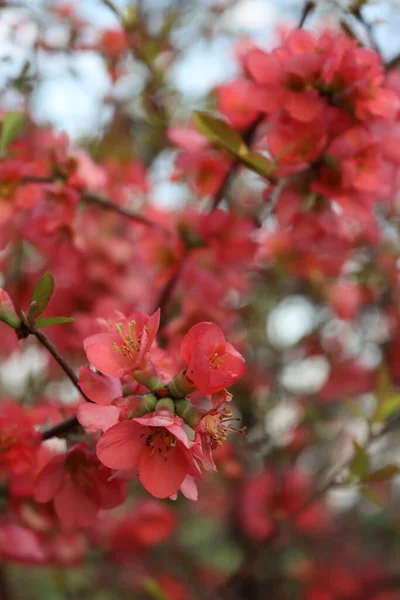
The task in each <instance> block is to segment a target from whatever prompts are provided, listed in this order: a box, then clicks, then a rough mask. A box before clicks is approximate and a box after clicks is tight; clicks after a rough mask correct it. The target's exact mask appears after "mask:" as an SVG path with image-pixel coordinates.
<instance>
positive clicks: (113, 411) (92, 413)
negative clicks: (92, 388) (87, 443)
mask: <svg viewBox="0 0 400 600" xmlns="http://www.w3.org/2000/svg"><path fill="white" fill-rule="evenodd" d="M119 413H120V410H119V408H117V407H116V406H97V405H96V404H90V403H89V402H84V403H83V404H80V405H79V406H78V410H77V413H76V416H77V418H78V421H79V423H80V424H81V425H83V427H86V429H89V431H98V430H99V429H101V431H107V429H110V427H112V426H113V425H116V424H117V423H118V421H119Z"/></svg>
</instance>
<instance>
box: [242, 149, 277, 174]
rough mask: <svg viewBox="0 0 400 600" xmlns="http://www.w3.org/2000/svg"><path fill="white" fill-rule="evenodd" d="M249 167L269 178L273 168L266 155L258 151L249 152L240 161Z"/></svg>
mask: <svg viewBox="0 0 400 600" xmlns="http://www.w3.org/2000/svg"><path fill="white" fill-rule="evenodd" d="M242 162H243V163H244V164H245V165H246V166H247V167H248V168H249V169H251V170H252V171H255V172H256V173H258V174H259V175H261V176H262V177H266V178H267V179H270V178H271V177H272V175H273V172H274V170H275V167H274V165H273V164H272V162H271V161H270V160H268V158H267V157H266V156H264V155H263V154H259V153H258V152H249V153H248V154H246V156H244V157H243V161H242Z"/></svg>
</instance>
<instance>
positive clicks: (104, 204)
mask: <svg viewBox="0 0 400 600" xmlns="http://www.w3.org/2000/svg"><path fill="white" fill-rule="evenodd" d="M55 181H56V180H55V179H54V178H53V177H48V176H38V175H26V176H25V177H23V178H22V183H43V184H46V183H50V184H51V183H55ZM81 201H82V202H86V203H87V204H94V205H96V206H98V207H100V208H102V209H103V210H110V211H113V212H116V213H118V214H119V215H122V216H123V217H127V218H128V219H132V221H136V222H137V223H142V224H143V225H146V226H147V227H153V228H154V229H159V230H160V231H163V232H164V233H168V234H169V232H168V230H167V229H165V227H163V226H162V225H160V224H159V223H156V222H155V221H152V220H151V219H148V218H147V217H144V216H143V215H140V214H138V213H137V212H133V211H131V210H129V209H128V208H124V207H123V206H119V205H118V204H114V203H113V202H111V201H110V200H107V199H106V198H102V197H101V196H98V195H97V194H94V193H92V192H86V193H83V194H82V195H81Z"/></svg>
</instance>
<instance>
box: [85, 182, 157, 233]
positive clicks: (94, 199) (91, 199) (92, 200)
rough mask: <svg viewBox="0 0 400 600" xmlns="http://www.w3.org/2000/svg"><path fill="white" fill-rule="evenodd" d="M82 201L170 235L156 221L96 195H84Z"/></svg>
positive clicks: (89, 193)
mask: <svg viewBox="0 0 400 600" xmlns="http://www.w3.org/2000/svg"><path fill="white" fill-rule="evenodd" d="M82 201H83V202H87V203H88V204H95V205H96V206H99V207H100V208H103V209H104V210H112V211H114V212H116V213H118V214H119V215H122V216H124V217H128V218H129V219H132V220H133V221H136V222H137V223H142V224H143V225H147V226H148V227H153V228H154V229H160V230H161V231H163V232H164V233H169V232H168V230H167V229H165V227H163V226H162V225H160V224H159V223H156V222H155V221H152V220H151V219H148V218H147V217H144V216H143V215H139V214H138V213H135V212H132V211H131V210H129V209H127V208H123V207H122V206H118V205H117V204H113V203H112V202H110V201H109V200H106V199H105V198H101V197H100V196H97V195H96V194H92V193H91V192H87V193H86V194H83V195H82Z"/></svg>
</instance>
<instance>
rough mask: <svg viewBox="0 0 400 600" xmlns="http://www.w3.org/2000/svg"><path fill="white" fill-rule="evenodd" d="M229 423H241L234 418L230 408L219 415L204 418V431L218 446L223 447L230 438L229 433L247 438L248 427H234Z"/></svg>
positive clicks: (209, 415) (224, 409)
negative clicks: (228, 437) (246, 430)
mask: <svg viewBox="0 0 400 600" xmlns="http://www.w3.org/2000/svg"><path fill="white" fill-rule="evenodd" d="M229 421H241V419H239V418H233V413H232V411H231V410H230V409H229V408H226V407H224V408H223V409H222V411H221V412H219V413H217V414H214V415H213V414H208V415H206V416H205V417H204V429H205V432H206V434H207V435H208V436H209V437H210V439H211V441H212V442H213V443H214V444H215V445H216V446H221V444H223V443H224V442H225V440H226V438H227V436H228V433H229V432H233V433H238V434H239V435H242V436H243V437H246V434H245V433H244V432H245V429H246V427H240V428H239V427H234V426H233V425H232V424H231V423H229V425H226V423H227V422H229Z"/></svg>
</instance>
